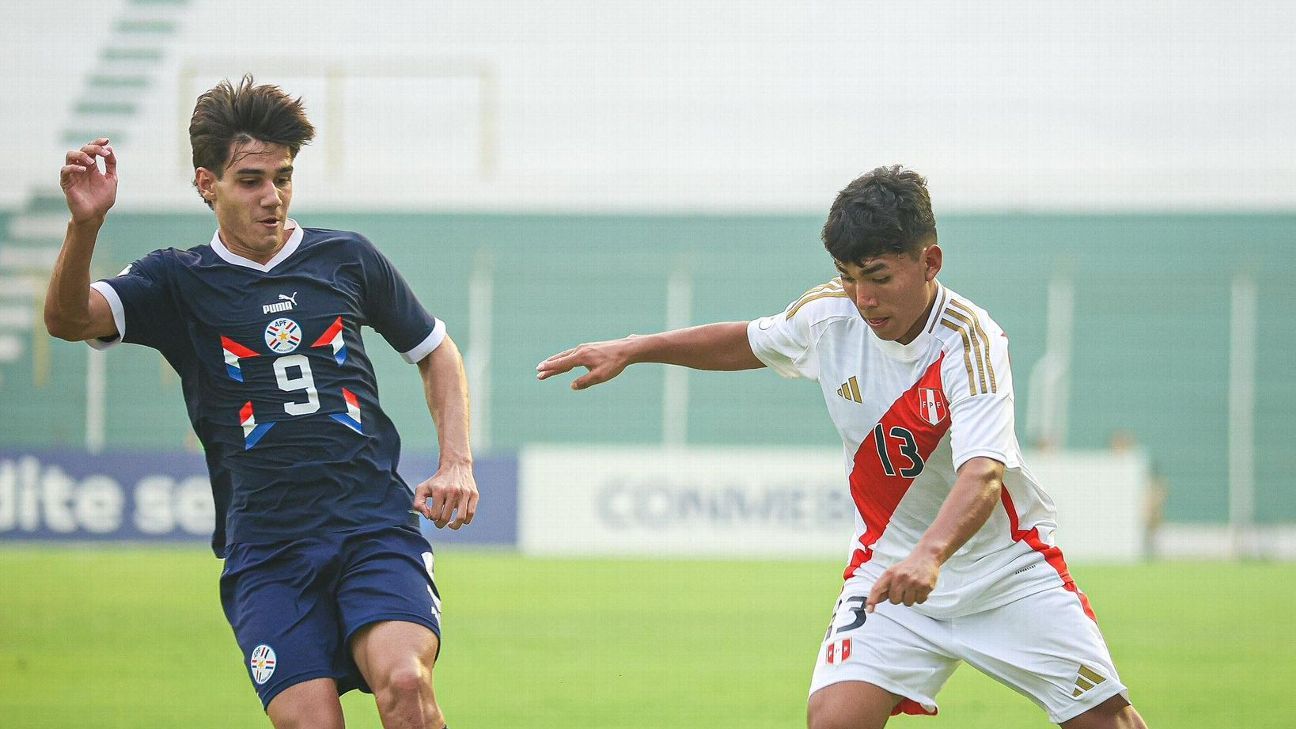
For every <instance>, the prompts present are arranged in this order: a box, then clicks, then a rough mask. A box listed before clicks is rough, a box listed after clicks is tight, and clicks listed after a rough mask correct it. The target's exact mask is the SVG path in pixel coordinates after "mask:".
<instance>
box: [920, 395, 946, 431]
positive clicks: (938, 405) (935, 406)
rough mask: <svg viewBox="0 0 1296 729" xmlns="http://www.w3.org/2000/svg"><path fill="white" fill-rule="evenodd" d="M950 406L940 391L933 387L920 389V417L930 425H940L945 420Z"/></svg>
mask: <svg viewBox="0 0 1296 729" xmlns="http://www.w3.org/2000/svg"><path fill="white" fill-rule="evenodd" d="M948 411H949V406H948V405H946V404H945V398H944V397H942V396H941V392H940V390H937V389H935V388H931V387H920V388H918V415H919V416H921V417H922V419H923V420H925V421H927V423H928V424H929V425H938V424H939V423H940V422H941V421H942V420H944V419H945V415H946V414H947V413H948Z"/></svg>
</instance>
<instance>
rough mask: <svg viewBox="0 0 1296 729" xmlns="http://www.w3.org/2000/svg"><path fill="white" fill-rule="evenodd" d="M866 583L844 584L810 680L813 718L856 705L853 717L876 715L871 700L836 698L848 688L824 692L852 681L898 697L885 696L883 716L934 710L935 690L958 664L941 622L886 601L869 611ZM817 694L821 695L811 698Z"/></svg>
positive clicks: (865, 718)
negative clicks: (948, 646)
mask: <svg viewBox="0 0 1296 729" xmlns="http://www.w3.org/2000/svg"><path fill="white" fill-rule="evenodd" d="M871 587H872V584H871V583H870V582H867V581H864V580H851V581H849V582H847V583H846V585H845V586H844V587H843V590H842V594H841V597H840V598H839V599H838V601H837V606H836V608H835V609H834V611H833V619H832V622H831V623H830V624H829V627H828V632H827V634H826V635H825V636H824V641H823V645H822V646H820V649H819V654H818V658H817V660H816V662H815V669H814V675H813V677H812V678H811V681H810V694H811V696H810V707H811V714H812V717H813V716H827V714H825V713H824V712H823V711H822V710H823V709H824V708H826V707H835V708H833V711H832V715H833V716H837V715H839V714H841V713H842V711H843V710H845V709H848V708H850V707H852V706H856V707H858V709H859V716H858V717H857V718H856V721H858V722H866V721H870V717H873V716H874V715H875V713H876V708H877V707H876V704H877V702H876V701H869V702H867V703H861V704H855V703H852V702H849V701H844V702H842V701H837V700H836V699H839V698H843V699H844V698H847V697H848V696H849V695H850V694H851V693H852V692H851V690H850V689H849V688H846V689H834V690H832V691H831V692H829V693H824V692H826V691H828V690H829V689H831V688H832V687H834V686H837V685H839V684H846V683H851V682H854V683H857V684H868V685H870V686H872V687H876V688H878V689H880V690H881V691H883V692H885V693H887V694H890V695H894V696H896V697H899V698H898V700H897V701H891V700H890V699H887V700H886V703H887V706H886V709H887V713H888V714H892V713H904V714H934V713H936V694H937V693H939V691H940V689H941V687H942V686H944V684H945V682H946V681H947V680H948V679H949V677H950V674H952V673H953V672H954V669H955V668H957V667H958V660H957V659H956V658H954V657H953V656H952V655H951V654H950V653H949V651H948V650H947V648H946V646H945V643H946V642H947V641H948V640H949V627H948V625H947V624H946V623H944V622H943V621H939V620H934V619H932V618H929V617H927V616H925V615H921V614H919V613H917V612H915V611H914V610H913V609H912V608H908V607H905V606H903V605H891V604H890V603H884V604H882V605H879V606H878V607H877V610H876V611H875V612H873V613H868V612H866V611H865V609H864V605H865V601H866V600H867V598H868V592H869V589H871ZM854 693H857V694H859V695H860V697H861V698H868V697H869V696H873V695H876V694H875V692H869V691H864V692H860V691H855V692H854ZM819 694H823V696H819V697H818V698H816V696H817V695H819ZM812 726H813V725H812ZM826 726H834V725H833V724H827V725H826Z"/></svg>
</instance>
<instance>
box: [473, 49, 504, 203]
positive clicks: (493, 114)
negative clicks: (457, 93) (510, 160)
mask: <svg viewBox="0 0 1296 729" xmlns="http://www.w3.org/2000/svg"><path fill="white" fill-rule="evenodd" d="M478 79H479V80H478V94H480V97H479V98H478V101H477V104H478V110H479V111H478V113H479V114H480V115H481V116H480V119H479V125H480V127H481V129H480V133H481V138H480V139H479V140H478V164H479V165H480V166H481V176H482V179H486V180H490V179H493V178H494V177H495V173H496V171H497V168H498V166H499V139H498V137H499V80H498V79H497V78H496V76H495V69H494V67H492V66H490V65H489V64H487V65H484V66H483V67H482V69H481V72H480V74H479V76H478Z"/></svg>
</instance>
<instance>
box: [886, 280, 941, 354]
mask: <svg viewBox="0 0 1296 729" xmlns="http://www.w3.org/2000/svg"><path fill="white" fill-rule="evenodd" d="M948 298H949V295H948V292H947V291H946V289H945V287H944V286H942V285H941V283H940V281H937V282H936V302H935V303H934V304H933V305H932V310H931V314H929V315H927V322H926V323H925V324H924V325H923V329H922V331H921V332H918V336H916V337H914V340H913V341H912V342H910V343H908V344H901V343H899V342H893V341H890V340H886V339H879V338H878V336H877V335H876V334H874V333H873V330H872V329H869V330H868V333H869V336H870V337H873V339H874V341H876V342H877V346H878V349H879V350H881V351H882V353H883V354H885V355H886V356H887V357H890V358H891V359H894V360H899V361H901V362H913V361H914V360H917V359H918V358H919V357H922V356H923V355H924V354H926V353H927V346H928V345H929V344H930V343H931V341H932V338H933V336H934V334H933V330H935V329H936V325H937V324H938V323H939V322H940V316H941V312H942V311H944V310H945V300H946V299H948Z"/></svg>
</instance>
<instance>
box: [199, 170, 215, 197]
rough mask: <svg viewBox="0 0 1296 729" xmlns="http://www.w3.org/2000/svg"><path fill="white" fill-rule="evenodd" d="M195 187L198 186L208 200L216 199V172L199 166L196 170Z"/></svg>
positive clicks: (200, 193)
mask: <svg viewBox="0 0 1296 729" xmlns="http://www.w3.org/2000/svg"><path fill="white" fill-rule="evenodd" d="M194 187H196V188H198V194H199V195H202V196H203V199H204V200H206V201H207V202H212V201H213V200H215V199H216V173H214V172H212V171H211V170H209V169H207V168H206V167H199V168H197V169H195V170H194Z"/></svg>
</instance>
